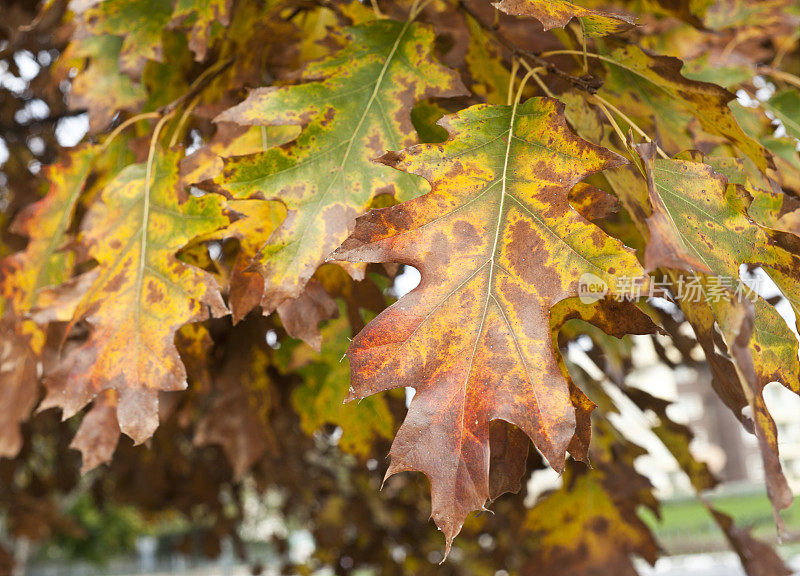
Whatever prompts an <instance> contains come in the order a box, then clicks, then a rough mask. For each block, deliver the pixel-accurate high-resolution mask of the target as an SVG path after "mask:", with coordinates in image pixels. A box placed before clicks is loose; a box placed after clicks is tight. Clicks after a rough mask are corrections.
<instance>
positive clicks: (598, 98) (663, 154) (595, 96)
mask: <svg viewBox="0 0 800 576" xmlns="http://www.w3.org/2000/svg"><path fill="white" fill-rule="evenodd" d="M591 98H592V99H593V100H596V102H598V103H600V104H602V105H603V106H607V107H608V108H610V109H611V110H613V111H614V113H615V114H617V115H618V116H619V117H620V118H622V119H623V120H624V121H625V122H626V123H627V124H628V126H630V127H631V128H632V129H633V131H634V132H636V133H637V134H639V136H641V137H642V138H644V139H645V140H646V141H647V142H652V141H653V139H652V138H650V136H648V135H647V133H646V132H645V131H644V130H642V129H641V128H639V126H638V124H636V122H634V121H633V120H631V119H630V117H628V115H627V114H625V113H624V112H623V111H622V110H620V109H619V108H617V107H616V106H614V105H613V104H612V103H611V102H609V101H608V100H606V99H605V98H603V97H602V96H600V95H599V94H593V95H592V96H591ZM626 146H627V144H626ZM656 150H657V151H658V155H659V156H661V157H662V158H664V159H665V160H669V155H668V154H667V153H666V152H664V151H663V150H662V149H661V147H660V146H659V145H658V144H656Z"/></svg>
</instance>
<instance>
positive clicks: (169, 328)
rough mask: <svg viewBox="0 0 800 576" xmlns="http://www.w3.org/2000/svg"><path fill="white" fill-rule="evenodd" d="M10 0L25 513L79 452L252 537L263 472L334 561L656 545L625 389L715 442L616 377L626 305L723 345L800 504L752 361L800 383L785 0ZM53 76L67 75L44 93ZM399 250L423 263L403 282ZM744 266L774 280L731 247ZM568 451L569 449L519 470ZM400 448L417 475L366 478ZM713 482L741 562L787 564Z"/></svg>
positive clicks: (121, 478)
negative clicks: (414, 278)
mask: <svg viewBox="0 0 800 576" xmlns="http://www.w3.org/2000/svg"><path fill="white" fill-rule="evenodd" d="M0 17H1V18H2V20H3V24H4V31H3V34H4V37H2V39H0V56H1V57H2V58H3V63H4V65H5V68H3V69H2V70H4V72H3V73H4V74H5V75H6V78H8V77H12V78H17V77H22V76H24V73H23V72H24V71H22V69H21V68H20V65H19V62H18V60H17V59H16V58H18V57H19V55H20V54H27V55H30V57H31V58H32V59H33V60H34V61H36V62H37V69H38V75H36V77H35V78H34V79H32V80H30V81H29V82H28V84H27V85H26V86H24V87H23V88H20V89H17V88H19V86H17V87H16V88H15V86H16V84H13V83H9V82H5V83H3V84H1V85H0V94H2V98H3V99H2V100H0V119H1V120H2V130H3V133H2V134H0V136H2V138H3V141H4V142H5V144H6V147H7V149H8V152H9V157H8V159H7V160H6V161H5V163H4V164H3V165H2V167H0V170H1V171H2V179H1V180H0V187H1V190H2V193H3V197H2V203H3V206H4V209H5V210H4V216H3V217H2V219H0V226H1V227H2V242H0V256H2V260H0V311H2V317H1V318H0V328H1V329H2V332H0V333H1V334H2V336H1V337H0V338H1V339H0V391H1V392H2V393H0V457H2V458H3V459H2V460H0V506H2V508H3V510H4V511H5V512H6V514H7V518H8V528H9V532H10V534H11V535H12V536H14V537H19V536H26V537H29V538H33V539H43V538H48V537H50V536H53V535H55V534H58V533H60V532H63V531H69V530H71V529H72V528H70V526H69V522H68V521H67V520H66V519H65V518H64V516H63V515H62V511H61V502H62V501H63V497H64V496H65V495H68V494H71V493H74V492H75V491H77V490H86V489H87V486H90V488H89V490H91V493H92V494H93V497H94V498H96V499H97V501H98V502H120V503H126V504H132V505H135V506H137V507H139V508H140V509H141V510H144V511H146V512H147V513H149V514H153V515H157V514H159V513H162V512H164V511H165V510H172V511H176V512H178V513H179V514H181V515H183V517H185V518H186V519H187V520H189V521H190V522H197V523H200V524H202V525H203V526H205V527H206V528H207V529H208V542H207V544H208V552H210V553H213V552H215V550H217V546H218V542H219V540H220V539H221V538H223V537H226V536H231V537H233V538H234V541H235V542H237V543H240V541H239V532H237V528H238V526H239V524H240V522H241V520H242V518H243V515H244V508H245V506H244V500H245V499H246V495H247V494H248V493H251V492H253V491H255V493H257V494H263V493H265V492H267V491H268V490H269V489H272V488H278V489H280V490H281V491H282V493H283V494H284V495H285V498H284V500H283V504H282V505H281V508H282V513H283V514H284V515H285V516H286V517H287V518H294V519H297V520H299V521H300V522H302V523H303V525H305V526H308V527H309V529H310V530H311V531H312V533H313V535H314V538H315V542H316V545H317V547H316V550H315V554H314V558H313V562H314V563H315V564H314V565H315V566H318V567H319V566H325V565H330V566H334V567H336V569H337V570H338V571H339V572H343V573H344V572H348V571H349V570H351V569H357V568H360V567H365V566H367V567H369V566H371V567H379V572H380V573H382V574H391V573H398V574H399V573H415V574H423V573H428V572H430V573H434V572H437V571H441V572H439V573H457V574H485V573H494V570H498V569H501V568H502V569H505V570H508V571H509V572H511V573H515V574H547V575H548V576H554V575H559V574H564V575H567V574H569V575H571V576H575V575H592V574H614V575H620V576H622V575H627V574H635V573H636V572H635V568H634V564H633V561H632V557H634V556H638V557H641V558H644V559H645V560H647V561H648V562H651V563H652V562H654V561H655V560H656V558H657V556H658V554H659V551H660V548H659V544H658V543H657V542H656V540H655V538H654V536H653V535H652V534H651V532H650V530H649V528H648V526H647V525H646V524H645V523H644V522H643V521H642V520H641V519H640V517H639V515H638V514H639V511H640V510H642V509H650V510H651V511H653V512H654V513H655V514H656V515H657V514H658V508H659V503H658V500H657V499H656V497H655V495H654V491H653V487H652V486H651V484H650V482H649V481H648V480H647V478H645V477H644V476H642V475H641V474H640V472H638V471H637V469H636V468H634V461H635V460H636V459H637V458H638V457H639V456H641V455H642V454H643V453H644V450H643V449H642V448H641V447H640V446H638V445H637V444H636V442H635V441H636V438H630V437H629V436H626V430H624V429H618V427H617V423H618V421H619V420H618V419H615V418H614V415H615V414H616V413H618V412H619V411H620V410H621V409H622V405H623V404H624V406H625V409H626V410H637V411H639V412H641V413H642V414H646V415H647V417H648V418H649V419H650V420H649V421H650V422H651V424H652V429H653V432H654V433H655V434H656V436H657V437H658V438H659V440H660V441H661V442H662V443H663V445H664V447H665V448H666V449H667V450H668V451H669V452H670V453H671V454H672V455H673V456H674V458H675V459H676V460H677V462H678V463H679V465H680V466H681V468H682V470H683V471H684V472H685V473H686V474H687V475H688V476H689V479H690V481H691V484H692V486H693V488H694V489H695V490H696V491H697V494H698V495H699V496H700V497H701V498H702V494H703V493H704V492H705V491H706V490H709V489H711V488H713V487H714V486H716V485H717V479H716V478H715V477H714V475H713V474H712V472H711V471H710V470H709V469H708V467H707V466H706V465H705V464H704V463H703V462H700V461H698V460H696V459H695V458H694V457H693V455H692V453H691V452H690V451H689V443H690V441H691V438H692V437H691V432H690V430H689V429H688V428H686V427H685V426H682V425H680V424H677V423H675V422H673V421H671V420H670V418H669V417H668V415H667V410H666V408H667V404H668V403H667V402H665V401H664V400H661V399H660V398H657V397H656V396H652V395H650V394H648V393H646V392H644V391H643V390H640V389H638V388H634V387H630V386H628V385H626V383H625V378H624V374H625V371H626V370H627V369H628V368H629V367H630V366H631V362H632V357H631V355H632V347H631V341H630V339H629V338H626V336H628V335H647V337H649V338H652V339H653V341H654V342H655V343H656V345H657V346H656V348H657V350H659V351H661V352H662V356H663V359H664V361H665V362H666V363H667V364H669V365H671V366H676V365H686V366H690V367H692V366H693V367H697V366H701V365H707V366H708V368H709V369H710V372H711V375H712V378H711V381H712V384H711V385H712V386H713V389H714V391H715V392H716V394H717V395H718V397H719V400H720V402H722V403H724V404H725V405H726V406H727V407H728V408H729V409H730V410H731V411H732V413H733V414H734V415H735V417H736V418H737V419H739V421H740V422H741V425H742V426H743V427H744V429H746V430H747V431H748V432H750V433H752V434H754V435H755V437H756V438H757V440H758V444H759V448H760V453H761V457H762V460H763V465H764V471H765V478H766V485H767V490H768V495H769V498H770V500H771V502H772V505H773V507H774V511H775V520H776V525H777V529H778V531H783V530H784V527H783V524H782V521H781V517H780V512H781V510H783V509H785V508H787V507H788V506H789V505H790V503H791V501H792V494H791V491H790V489H789V485H788V483H787V480H786V478H785V476H784V474H783V471H782V468H781V461H780V459H779V453H778V446H779V439H778V436H777V427H776V425H775V422H774V421H773V418H772V416H771V415H770V413H769V410H768V409H767V406H766V404H765V401H764V397H763V390H764V387H765V386H766V385H767V384H770V383H772V382H779V383H780V384H782V385H783V386H785V387H786V388H788V389H789V390H791V391H793V392H796V393H800V362H798V340H797V338H796V337H795V335H794V333H793V331H792V330H791V329H790V328H789V326H788V325H787V323H786V321H785V320H784V319H783V318H782V317H781V315H780V314H779V313H778V310H777V309H776V307H775V305H776V304H777V303H778V302H779V301H782V302H784V303H786V302H788V304H789V308H791V309H792V311H794V312H795V313H797V312H800V155H798V139H800V35H799V34H798V33H797V30H798V29H799V27H800V7H798V4H797V2H794V1H792V0H770V1H767V2H759V1H756V0H717V1H712V0H692V1H688V0H685V1H670V0H609V1H607V2H606V1H595V0H581V1H579V2H577V3H575V4H573V3H570V2H562V1H556V0H546V1H539V0H501V1H500V2H495V3H490V2H489V1H488V0H414V1H411V0H408V1H406V0H373V1H372V2H371V3H369V2H367V3H361V2H358V1H357V0H355V1H353V2H340V1H338V0H334V1H327V0H144V1H142V0H88V1H87V0H73V1H72V2H69V3H67V2H65V1H64V0H50V1H48V2H41V3H39V5H38V6H36V7H33V6H31V5H30V3H25V2H20V3H14V2H7V3H4V5H3V7H2V8H0ZM767 85H769V86H771V87H772V88H774V92H773V93H771V94H768V95H767V96H764V95H763V87H764V86H767ZM735 94H738V95H739V98H738V99H737V97H736V95H735ZM32 101H37V102H41V103H42V104H43V105H44V106H45V108H46V109H47V113H46V114H44V115H41V116H38V117H37V116H35V115H34V116H31V113H28V116H29V117H26V116H25V114H23V112H24V111H25V110H28V109H29V108H30V106H31V102H32ZM82 115H85V117H86V118H88V133H87V134H86V135H85V136H84V137H83V138H82V140H81V141H80V142H79V143H78V144H77V145H75V146H72V147H67V146H64V145H63V141H64V134H63V132H64V131H65V130H67V128H65V125H64V124H63V123H62V120H64V119H70V118H73V117H84V116H82ZM59 130H60V131H61V132H62V133H60V132H59ZM73 131H74V129H73ZM400 265H405V266H411V267H414V268H416V269H417V270H418V271H419V272H420V275H421V282H420V284H419V286H418V287H417V288H415V289H414V290H412V291H411V292H409V293H408V294H405V295H402V296H401V297H400V298H399V299H396V292H395V288H394V287H393V286H394V278H395V277H396V276H397V275H398V273H400V272H401V271H402V270H403V267H402V266H400ZM754 270H758V271H759V273H760V274H762V275H763V276H764V277H765V278H768V279H769V280H770V281H771V282H772V283H774V285H775V287H777V289H778V290H779V291H780V298H771V299H765V298H763V297H761V296H760V295H759V294H758V293H756V291H754V290H753V289H752V288H750V287H748V286H747V285H746V284H745V283H743V278H744V276H745V275H747V272H748V271H750V272H752V271H754ZM587 278H589V279H590V280H591V282H593V283H595V285H599V286H602V287H603V288H604V289H603V291H602V293H600V294H599V295H595V294H592V295H591V297H589V298H587V297H586V294H585V292H584V288H585V287H586V282H587ZM687 286H692V287H693V289H692V291H689V290H688V288H687ZM395 299H396V301H395ZM587 336H588V341H590V344H589V345H588V348H587V349H588V350H589V351H588V352H587V354H586V355H585V356H586V358H585V360H584V362H583V363H576V362H575V359H574V358H573V357H572V356H571V355H570V354H568V353H567V352H566V351H567V349H568V348H569V347H570V346H571V343H573V342H575V341H576V340H578V339H579V338H583V339H584V341H586V339H587ZM584 347H586V345H585V346H584ZM666 348H669V349H670V354H667V353H666V352H665V349H666ZM587 362H590V363H591V364H592V365H593V367H594V370H589V369H587V367H586V363H587ZM698 385H700V384H699V383H698ZM404 388H406V389H414V391H415V394H414V396H413V399H411V400H410V402H409V403H406V395H405V394H404V393H403V389H404ZM409 397H410V395H409ZM355 400H358V401H357V402H354V401H355ZM343 402H344V403H343ZM532 448H533V449H532ZM387 452H388V454H389V460H388V461H385V460H384V458H383V457H384V455H385V454H387ZM376 462H377V464H376ZM546 466H549V467H552V468H553V469H554V470H556V471H557V472H559V473H562V474H563V476H562V480H563V482H562V484H563V485H562V487H561V488H560V489H559V490H557V491H555V492H553V493H551V494H547V495H544V496H542V497H541V498H539V499H538V500H537V501H536V502H535V503H533V504H532V505H531V503H530V502H528V503H527V505H526V504H525V502H524V496H525V491H526V490H525V484H526V481H527V479H528V477H529V476H530V473H531V472H532V471H533V470H536V469H540V468H544V467H546ZM90 471H91V472H90ZM400 472H422V473H423V474H424V477H423V476H422V475H419V474H403V475H401V476H399V477H397V478H393V479H391V480H388V479H387V480H386V481H385V488H384V490H383V491H381V492H379V491H378V488H379V487H380V485H381V482H382V480H383V479H384V478H383V475H384V474H385V476H386V478H388V477H389V476H393V475H395V474H397V473H400ZM81 474H85V475H86V476H83V478H84V479H83V480H82V479H81ZM425 477H427V480H428V482H427V483H426V482H425V481H424V478H425ZM507 493H511V494H507ZM428 494H429V495H430V502H431V504H430V507H428V503H427V499H428ZM504 494H505V495H504ZM221 495H224V498H223V497H222V496H221ZM703 502H704V505H705V506H708V507H709V514H710V518H713V520H714V521H715V522H716V523H717V524H718V526H719V527H720V529H721V530H722V531H723V532H724V533H725V534H726V536H727V538H728V540H729V542H730V543H731V545H732V548H733V549H734V550H735V551H736V552H737V553H738V554H739V555H740V556H741V557H742V560H743V563H744V566H745V568H746V570H747V571H748V574H749V575H750V576H756V575H758V576H762V575H763V576H766V575H768V574H786V573H788V571H787V570H786V568H785V566H784V565H783V563H782V561H781V560H780V558H779V557H778V556H777V555H776V554H775V552H773V551H772V549H771V548H770V547H769V546H768V545H767V544H765V543H763V542H760V541H758V540H755V539H754V538H753V537H751V536H750V535H749V533H748V532H747V531H746V530H744V529H742V528H740V527H737V526H735V525H734V524H733V523H732V521H731V519H730V518H729V517H727V516H726V515H724V514H723V513H721V512H719V511H717V510H715V509H713V508H712V507H711V505H710V504H708V502H706V501H705V500H703ZM199 506H201V507H202V508H199ZM531 506H532V507H531ZM486 509H491V510H493V511H494V514H493V515H486V514H473V512H475V511H478V512H479V511H481V510H486ZM428 515H430V516H431V517H432V519H433V521H434V522H435V524H436V525H437V526H438V527H439V528H440V529H441V530H442V532H443V534H444V537H445V540H444V542H442V541H441V539H440V538H438V537H437V536H436V533H435V531H432V530H431V529H430V526H426V520H427V517H428ZM462 527H463V531H464V532H465V533H466V534H464V535H462V536H461V537H459V539H457V540H455V542H454V538H455V537H456V536H457V535H458V534H459V532H461V531H462ZM485 534H491V536H492V544H491V546H485V545H484V544H480V545H479V542H481V541H482V540H481V538H480V537H481V535H485ZM484 542H485V539H484ZM240 544H241V543H240ZM451 548H452V550H451ZM456 549H457V550H458V553H451V552H455V550H456ZM398 550H400V551H401V552H402V553H400V552H398ZM240 552H241V553H242V554H244V553H245V550H244V546H240ZM449 553H450V554H451V557H450V558H449V559H448V560H447V562H446V563H445V564H444V565H443V566H442V567H441V568H436V564H435V563H431V562H429V560H430V559H431V558H432V557H433V558H434V560H436V562H438V561H439V560H441V559H442V558H443V557H444V556H446V555H447V554H449ZM432 555H433V556H432ZM344 559H347V561H345V560H344ZM284 560H285V561H286V562H287V563H288V562H289V559H288V556H287V557H286V558H284ZM286 568H287V570H288V569H289V568H290V566H289V565H288V564H287V566H286Z"/></svg>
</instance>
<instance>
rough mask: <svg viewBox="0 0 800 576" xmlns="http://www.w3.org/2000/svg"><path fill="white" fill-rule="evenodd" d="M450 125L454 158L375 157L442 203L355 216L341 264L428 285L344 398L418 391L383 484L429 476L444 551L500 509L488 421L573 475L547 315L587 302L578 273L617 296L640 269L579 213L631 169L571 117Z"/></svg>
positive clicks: (401, 307)
mask: <svg viewBox="0 0 800 576" xmlns="http://www.w3.org/2000/svg"><path fill="white" fill-rule="evenodd" d="M441 123H442V125H443V126H444V127H445V128H447V130H448V132H449V133H450V139H449V140H448V141H447V142H445V143H444V144H429V145H418V146H413V147H411V148H408V149H406V150H404V151H402V152H399V153H396V152H392V153H389V154H387V155H385V156H383V157H382V158H381V159H380V160H381V161H382V162H384V163H386V164H388V165H391V166H394V167H396V168H398V169H401V170H404V171H407V172H409V173H412V174H419V175H421V176H424V177H425V178H426V179H427V180H428V181H429V182H430V183H431V187H432V190H431V192H429V193H428V194H426V195H424V196H422V197H420V198H418V199H416V200H411V201H408V202H404V203H402V204H399V205H397V206H393V207H390V208H386V209H383V210H374V211H372V212H370V213H369V214H367V215H366V216H363V217H361V218H359V219H358V220H357V222H356V228H355V231H354V232H353V235H352V236H351V237H350V238H349V239H348V240H347V241H346V242H345V243H344V244H343V245H342V247H341V248H339V249H338V250H337V251H336V252H335V253H334V257H335V258H337V259H346V260H350V261H367V262H402V263H404V264H409V265H412V266H414V267H416V268H418V269H419V270H420V272H421V275H422V282H421V284H420V285H419V286H418V287H417V288H416V289H415V290H413V291H412V292H410V293H409V294H407V295H406V296H404V297H403V298H401V299H400V300H399V301H398V302H397V303H396V304H394V305H393V306H391V307H390V308H389V309H387V310H386V311H384V312H383V313H382V314H381V315H380V316H378V318H376V319H375V320H373V321H372V322H371V323H370V324H369V325H368V326H367V328H365V329H364V330H363V331H362V332H361V333H360V334H359V335H358V336H357V337H356V338H355V339H354V340H353V343H352V345H351V347H350V351H349V353H348V355H349V357H350V360H351V366H352V373H353V377H352V378H353V388H354V390H353V392H352V393H351V394H350V396H349V398H350V399H355V398H364V397H366V396H369V395H371V394H374V393H376V392H380V391H383V390H388V389H391V388H395V387H398V386H412V387H414V388H415V389H416V391H417V393H416V396H415V397H414V399H413V401H412V402H411V405H410V408H409V413H408V416H407V417H406V420H405V422H404V424H403V426H402V427H401V428H400V430H399V432H398V434H397V437H396V438H395V440H394V443H393V446H392V452H391V456H392V462H391V466H390V467H389V470H388V472H387V476H390V475H392V474H394V473H396V472H401V471H405V470H418V471H422V472H424V473H425V474H426V475H427V476H428V478H429V479H430V481H431V490H432V499H433V514H432V515H433V518H434V520H435V521H436V523H437V524H438V526H439V527H440V528H441V529H442V530H443V532H444V534H445V537H446V538H447V542H448V546H449V544H450V542H451V541H452V539H453V538H454V536H455V535H456V534H458V532H459V530H460V528H461V525H462V523H463V521H464V519H465V518H466V516H467V514H468V513H469V512H470V511H472V510H476V509H480V508H482V507H483V505H484V503H485V502H486V500H487V498H488V497H489V495H490V494H489V485H488V476H487V472H488V468H489V458H490V455H489V422H490V421H491V420H494V419H498V418H500V419H503V420H506V421H507V422H509V423H511V424H514V425H515V426H517V427H519V428H520V429H522V430H523V431H524V432H525V433H526V434H527V435H528V436H529V437H530V438H531V440H533V442H534V444H535V445H536V447H537V448H538V449H539V450H540V451H541V452H542V454H544V456H545V457H546V458H547V460H548V461H549V462H550V464H551V465H552V466H553V467H554V468H555V469H557V470H562V469H563V466H564V456H565V453H566V451H567V447H568V445H569V444H570V442H571V440H572V438H573V435H574V433H575V427H576V407H575V406H573V402H572V400H571V394H570V392H571V391H570V385H569V383H568V381H567V380H566V379H565V377H564V375H563V374H562V369H561V367H560V366H559V362H560V360H559V356H558V355H557V353H556V351H555V350H554V349H553V346H552V342H551V333H550V324H549V319H548V316H549V312H550V308H551V307H552V306H554V305H555V304H556V303H558V302H559V301H561V300H564V299H567V298H570V297H572V296H577V295H578V284H579V279H580V277H581V275H582V274H592V275H594V276H596V277H597V279H598V280H599V281H603V282H605V283H606V284H607V286H608V287H609V293H610V294H611V295H614V294H616V293H618V286H617V279H618V278H619V277H629V278H637V279H638V278H640V277H641V276H642V274H643V270H642V269H641V267H640V266H639V264H638V263H637V261H636V258H635V257H634V256H633V254H632V253H631V251H630V250H629V249H627V248H625V247H624V246H623V245H622V244H621V243H620V242H619V241H616V240H614V239H612V238H610V237H608V236H607V235H606V234H605V233H603V232H602V231H601V230H600V229H599V228H597V227H596V226H594V225H592V224H591V223H589V222H587V221H586V220H585V219H584V218H583V217H581V216H580V215H579V214H578V213H577V212H576V211H575V210H574V209H572V208H571V206H570V205H569V202H568V199H567V194H568V192H569V190H570V189H571V188H572V187H573V186H574V185H575V184H576V183H577V182H578V181H580V180H581V179H582V178H584V177H586V176H588V175H589V174H592V173H595V172H599V171H601V170H603V169H605V168H608V167H611V166H616V165H619V164H621V163H623V162H624V160H623V159H622V158H620V157H619V156H617V155H616V154H613V153H611V152H608V151H607V150H604V149H602V148H600V147H597V146H593V145H591V144H589V143H587V142H585V141H584V140H581V139H580V138H578V137H576V136H575V135H574V134H573V133H572V132H570V130H569V129H568V128H567V126H566V122H565V120H564V117H563V105H562V104H560V103H558V102H556V101H555V100H552V99H547V98H544V99H538V98H534V99H531V100H528V101H527V102H525V103H524V104H515V105H513V106H489V105H478V106H473V107H471V108H468V109H466V110H463V111H461V112H459V113H458V114H455V115H452V116H447V117H445V118H444V119H443V120H442V121H441Z"/></svg>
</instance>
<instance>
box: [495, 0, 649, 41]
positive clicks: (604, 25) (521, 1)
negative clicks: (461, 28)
mask: <svg viewBox="0 0 800 576" xmlns="http://www.w3.org/2000/svg"><path fill="white" fill-rule="evenodd" d="M492 6H494V7H495V8H497V9H498V10H501V11H503V12H505V13H506V14H511V15H512V16H530V17H532V18H536V19H537V20H538V21H539V22H541V23H542V26H543V27H544V29H545V30H550V29H551V28H564V27H565V26H566V25H567V24H569V22H570V20H572V19H573V18H579V19H580V20H581V22H582V26H583V30H584V33H585V34H586V35H587V36H591V37H596V36H607V35H609V34H616V33H618V32H623V31H625V30H628V29H630V28H632V27H633V26H635V23H634V22H633V21H632V20H631V19H630V18H629V17H627V16H625V15H622V14H613V13H611V12H607V11H605V10H595V9H589V8H584V7H582V6H578V5H576V4H573V3H572V2H566V1H564V0H500V2H493V3H492Z"/></svg>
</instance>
